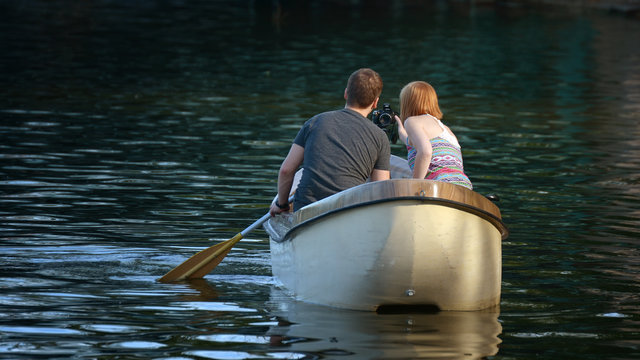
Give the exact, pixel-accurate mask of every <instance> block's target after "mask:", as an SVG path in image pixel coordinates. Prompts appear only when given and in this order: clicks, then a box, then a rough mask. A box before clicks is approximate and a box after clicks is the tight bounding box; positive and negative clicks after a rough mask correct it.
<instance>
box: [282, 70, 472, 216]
mask: <svg viewBox="0 0 640 360" xmlns="http://www.w3.org/2000/svg"><path fill="white" fill-rule="evenodd" d="M382 86H383V85H382V79H381V78H380V75H379V74H378V73H377V72H375V71H374V70H372V69H368V68H363V69H359V70H357V71H355V72H353V73H352V74H351V76H350V77H349V80H348V81H347V86H346V89H345V91H344V98H345V100H346V105H345V107H344V108H343V109H340V110H335V111H328V112H324V113H321V114H318V115H316V116H314V117H312V118H311V119H309V120H308V121H307V122H306V123H305V124H304V125H303V127H302V128H301V129H300V131H299V132H298V135H297V136H296V137H295V139H294V141H293V145H292V146H291V149H290V150H289V153H288V155H287V157H286V158H285V160H284V161H283V162H282V165H281V167H280V171H279V172H278V196H277V197H276V199H275V200H274V202H273V203H272V204H271V208H270V214H271V215H272V216H275V215H276V214H279V213H281V212H284V211H289V210H290V207H291V205H290V204H289V201H288V196H289V194H290V193H291V190H292V186H294V177H295V174H296V172H297V170H298V168H300V167H303V168H304V172H303V173H302V177H301V179H300V181H299V183H298V184H297V188H296V191H295V200H294V202H293V210H294V211H297V210H298V209H300V208H302V207H304V206H306V205H309V204H311V203H313V202H316V201H318V200H321V199H323V198H326V197H328V196H331V195H333V194H336V193H338V192H341V191H343V190H345V189H349V188H352V187H354V186H357V185H361V184H363V183H365V182H367V181H368V180H371V181H379V180H388V179H390V178H391V176H390V168H391V166H392V165H391V164H390V162H391V161H390V159H391V151H390V145H389V140H388V138H387V135H386V134H385V133H384V131H383V130H382V129H380V128H379V127H377V126H376V125H374V124H373V123H372V122H371V121H369V120H368V119H367V116H368V115H369V113H370V112H371V111H372V110H373V109H375V108H376V107H377V106H378V101H379V98H380V94H381V93H382ZM441 118H442V112H441V111H440V108H439V106H438V97H437V95H436V92H435V90H434V89H433V87H432V86H431V85H429V84H428V83H426V82H424V81H414V82H411V83H409V84H407V85H406V86H405V87H404V88H403V89H402V91H401V92H400V117H398V116H395V121H396V122H397V124H398V133H399V137H400V139H401V140H402V142H403V143H404V144H405V145H406V146H407V152H408V156H407V160H408V165H409V168H410V170H411V177H413V178H415V179H427V180H438V181H444V182H449V183H453V184H456V185H461V186H464V187H466V188H468V189H472V185H471V182H470V181H469V178H468V177H467V175H465V173H464V168H463V162H462V154H461V150H460V145H459V143H458V140H457V138H456V136H455V135H454V133H453V132H452V131H451V129H449V128H448V127H447V126H445V125H444V124H443V123H442V121H441V120H440V119H441Z"/></svg>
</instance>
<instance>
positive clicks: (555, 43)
mask: <svg viewBox="0 0 640 360" xmlns="http://www.w3.org/2000/svg"><path fill="white" fill-rule="evenodd" d="M0 8H1V11H0V18H1V20H2V21H0V24H1V25H0V27H1V31H0V40H1V41H0V69H2V70H1V71H2V73H1V76H0V84H1V85H2V86H1V87H0V244H1V245H0V246H1V248H0V249H1V251H0V263H1V264H2V265H3V266H2V267H1V268H0V289H1V291H0V358H7V359H39V358H42V359H55V358H59V359H62V358H76V359H252V358H267V359H268V358H271V359H274V358H275V359H282V358H291V359H303V358H304V359H334V358H337V359H342V358H345V359H362V358H365V359H366V358H385V359H400V358H407V359H415V358H438V359H444V358H449V359H477V358H482V357H490V358H495V359H534V358H535V359H558V358H561V359H567V358H580V359H632V358H640V336H639V333H640V326H639V321H640V310H639V305H640V296H639V295H638V293H639V292H640V282H639V281H638V276H639V273H640V254H639V251H638V243H639V240H638V239H639V237H640V231H639V228H640V198H639V194H640V191H639V190H638V184H639V182H640V175H639V174H640V141H639V140H638V139H640V137H639V135H640V127H639V126H638V124H639V123H640V122H639V120H640V49H639V48H638V46H637V43H638V39H640V22H639V21H638V20H637V19H634V18H627V17H624V16H621V15H617V14H608V13H603V12H598V11H591V10H585V9H564V8H541V9H528V8H525V7H522V6H511V5H500V4H489V5H482V4H475V5H474V4H470V3H466V2H429V3H427V4H420V3H414V2H410V1H394V2H389V3H386V2H376V7H374V6H372V5H365V4H364V3H361V2H357V1H355V2H349V3H348V4H342V3H340V2H330V3H325V2H317V1H313V2H307V3H297V2H286V1H284V2H282V3H281V5H280V7H279V6H278V4H277V3H275V2H274V3H271V2H262V1H251V2H241V1H215V2H211V1H190V2H182V1H177V0H174V1H157V2H152V1H137V2H124V1H106V0H105V1H93V2H73V1H47V2H44V1H29V0H23V1H18V0H10V1H5V2H3V3H2V4H1V5H0ZM362 66H369V67H372V68H374V69H376V70H377V71H378V72H379V73H380V74H381V75H382V77H383V79H384V81H385V88H384V92H383V95H382V100H383V101H384V102H390V103H391V104H392V106H394V107H397V103H398V102H397V96H398V93H399V90H400V88H401V87H402V86H403V85H404V84H405V83H407V82H408V81H411V80H416V79H424V80H428V81H430V82H431V83H432V84H433V85H434V86H435V88H436V89H437V90H438V92H439V94H440V98H441V105H442V108H443V111H444V113H445V118H444V121H445V123H447V124H449V125H450V126H451V127H452V128H453V129H454V131H455V132H456V134H457V135H458V137H459V139H460V141H461V143H462V145H463V152H464V156H465V165H466V166H465V168H466V170H467V172H468V174H469V176H470V177H471V179H472V181H473V182H474V187H475V189H476V190H477V191H478V192H480V193H491V192H494V193H498V194H499V195H500V196H501V198H502V201H501V203H500V208H501V210H502V213H503V217H504V220H505V222H506V223H507V224H508V226H509V228H510V230H511V235H510V237H509V238H508V239H507V241H505V242H504V244H503V262H504V264H503V284H502V301H501V306H500V309H499V310H498V311H494V312H477V313H439V314H385V315H376V314H369V313H360V312H351V311H340V310H333V309H327V308H324V307H317V306H312V305H307V304H300V303H296V302H294V301H292V300H291V299H290V298H288V297H287V296H286V295H283V294H281V293H279V290H278V289H277V288H276V287H275V286H274V281H273V279H272V277H271V269H270V260H269V252H268V251H269V249H268V243H267V238H266V234H265V233H264V231H262V230H256V231H254V232H252V233H251V234H250V235H249V236H248V238H247V239H246V240H243V241H242V242H240V243H239V244H238V245H237V246H236V247H234V249H233V251H232V252H231V253H230V254H229V255H228V256H227V257H226V258H225V260H224V261H223V262H222V263H221V264H220V266H218V267H217V268H216V269H215V271H214V272H213V273H212V274H210V275H209V276H207V277H206V278H205V279H204V280H203V281H196V282H192V283H188V284H186V283H185V284H160V283H157V282H156V279H157V278H158V277H160V276H162V275H163V274H164V273H166V272H167V271H169V270H170V269H172V268H173V267H174V266H176V265H178V264H180V263H181V262H182V261H183V260H185V259H186V258H187V257H189V256H190V255H192V254H194V253H195V252H196V251H198V250H200V249H202V248H204V247H207V246H210V245H211V244H214V243H216V242H219V241H222V240H226V239H229V238H230V237H231V236H233V235H234V234H235V233H237V232H239V231H241V230H242V229H244V228H245V227H247V226H248V225H250V224H251V223H252V222H253V221H254V220H255V219H257V218H259V217H260V216H262V215H263V214H264V213H265V212H266V211H267V204H268V203H269V202H270V201H271V199H272V198H273V196H274V195H275V187H276V184H275V180H276V176H277V170H278V167H279V165H280V162H281V161H282V159H283V158H284V156H285V155H286V152H287V150H288V148H289V146H290V143H291V140H292V139H293V137H294V136H295V134H296V132H297V130H298V129H299V127H300V126H301V124H302V123H303V122H304V121H305V120H306V119H307V118H309V117H310V116H312V115H313V114H315V113H317V112H320V111H324V110H328V109H335V108H339V107H342V106H343V99H342V89H343V88H344V85H345V82H346V78H347V76H348V74H349V73H350V72H351V71H353V70H355V69H356V68H358V67H362ZM392 152H393V153H395V154H397V155H400V156H403V155H404V150H403V149H402V147H401V146H399V145H394V146H393V147H392Z"/></svg>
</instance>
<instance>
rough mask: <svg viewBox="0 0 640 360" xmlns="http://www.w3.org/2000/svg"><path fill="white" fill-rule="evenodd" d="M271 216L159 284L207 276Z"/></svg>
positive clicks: (190, 261)
mask: <svg viewBox="0 0 640 360" xmlns="http://www.w3.org/2000/svg"><path fill="white" fill-rule="evenodd" d="M291 201H293V196H291V197H290V198H289V202H291ZM270 217H271V215H270V214H269V213H266V214H264V216H262V217H261V218H260V219H258V220H256V221H255V222H254V223H253V224H251V225H249V227H247V228H246V229H244V230H242V231H241V232H239V233H237V234H236V235H235V236H234V237H232V238H231V239H229V240H226V241H223V242H221V243H218V244H216V245H213V246H211V247H208V248H206V249H204V250H202V251H200V252H198V253H197V254H195V255H193V256H192V257H190V258H189V259H187V260H186V261H185V262H183V263H182V264H180V265H178V266H176V267H175V268H174V269H173V270H171V271H169V272H168V273H166V274H165V275H164V276H163V277H161V278H160V279H158V281H160V282H172V281H178V280H184V279H199V278H202V277H203V276H205V275H207V274H208V273H209V272H211V270H213V269H214V268H215V267H216V266H218V264H220V262H221V261H222V259H224V257H225V256H227V254H228V253H229V251H231V248H232V247H233V246H234V245H235V244H236V243H237V242H238V241H240V240H241V239H242V238H243V237H244V236H245V235H247V234H248V233H249V232H251V231H252V230H253V229H255V228H257V227H259V226H260V225H262V224H263V223H264V222H265V221H267V220H269V218H270Z"/></svg>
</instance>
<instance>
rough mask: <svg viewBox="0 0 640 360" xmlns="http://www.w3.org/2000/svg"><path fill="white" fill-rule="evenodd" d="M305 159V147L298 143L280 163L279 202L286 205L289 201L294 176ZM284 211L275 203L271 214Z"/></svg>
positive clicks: (272, 205) (292, 146)
mask: <svg viewBox="0 0 640 360" xmlns="http://www.w3.org/2000/svg"><path fill="white" fill-rule="evenodd" d="M303 160H304V148H303V147H302V146H300V145H298V144H293V145H291V149H290V150H289V154H287V157H286V158H285V159H284V161H283V162H282V165H280V171H279V172H278V204H280V205H285V204H288V203H289V193H290V192H291V185H292V184H293V178H294V176H295V174H296V171H298V168H299V167H300V165H302V161H303ZM283 211H285V210H284V209H281V208H280V207H278V206H276V204H275V203H273V204H271V209H270V211H269V212H270V213H271V216H274V215H276V214H279V213H281V212H283Z"/></svg>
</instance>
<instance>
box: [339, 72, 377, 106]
mask: <svg viewBox="0 0 640 360" xmlns="http://www.w3.org/2000/svg"><path fill="white" fill-rule="evenodd" d="M381 93H382V78H381V77H380V75H379V74H378V73H377V72H375V71H373V70H371V69H369V68H362V69H358V70H356V71H354V72H353V73H352V74H351V76H349V81H347V105H349V106H355V107H358V108H365V107H367V106H369V105H371V104H372V103H373V102H374V101H375V100H376V99H377V98H378V97H380V94H381Z"/></svg>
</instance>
